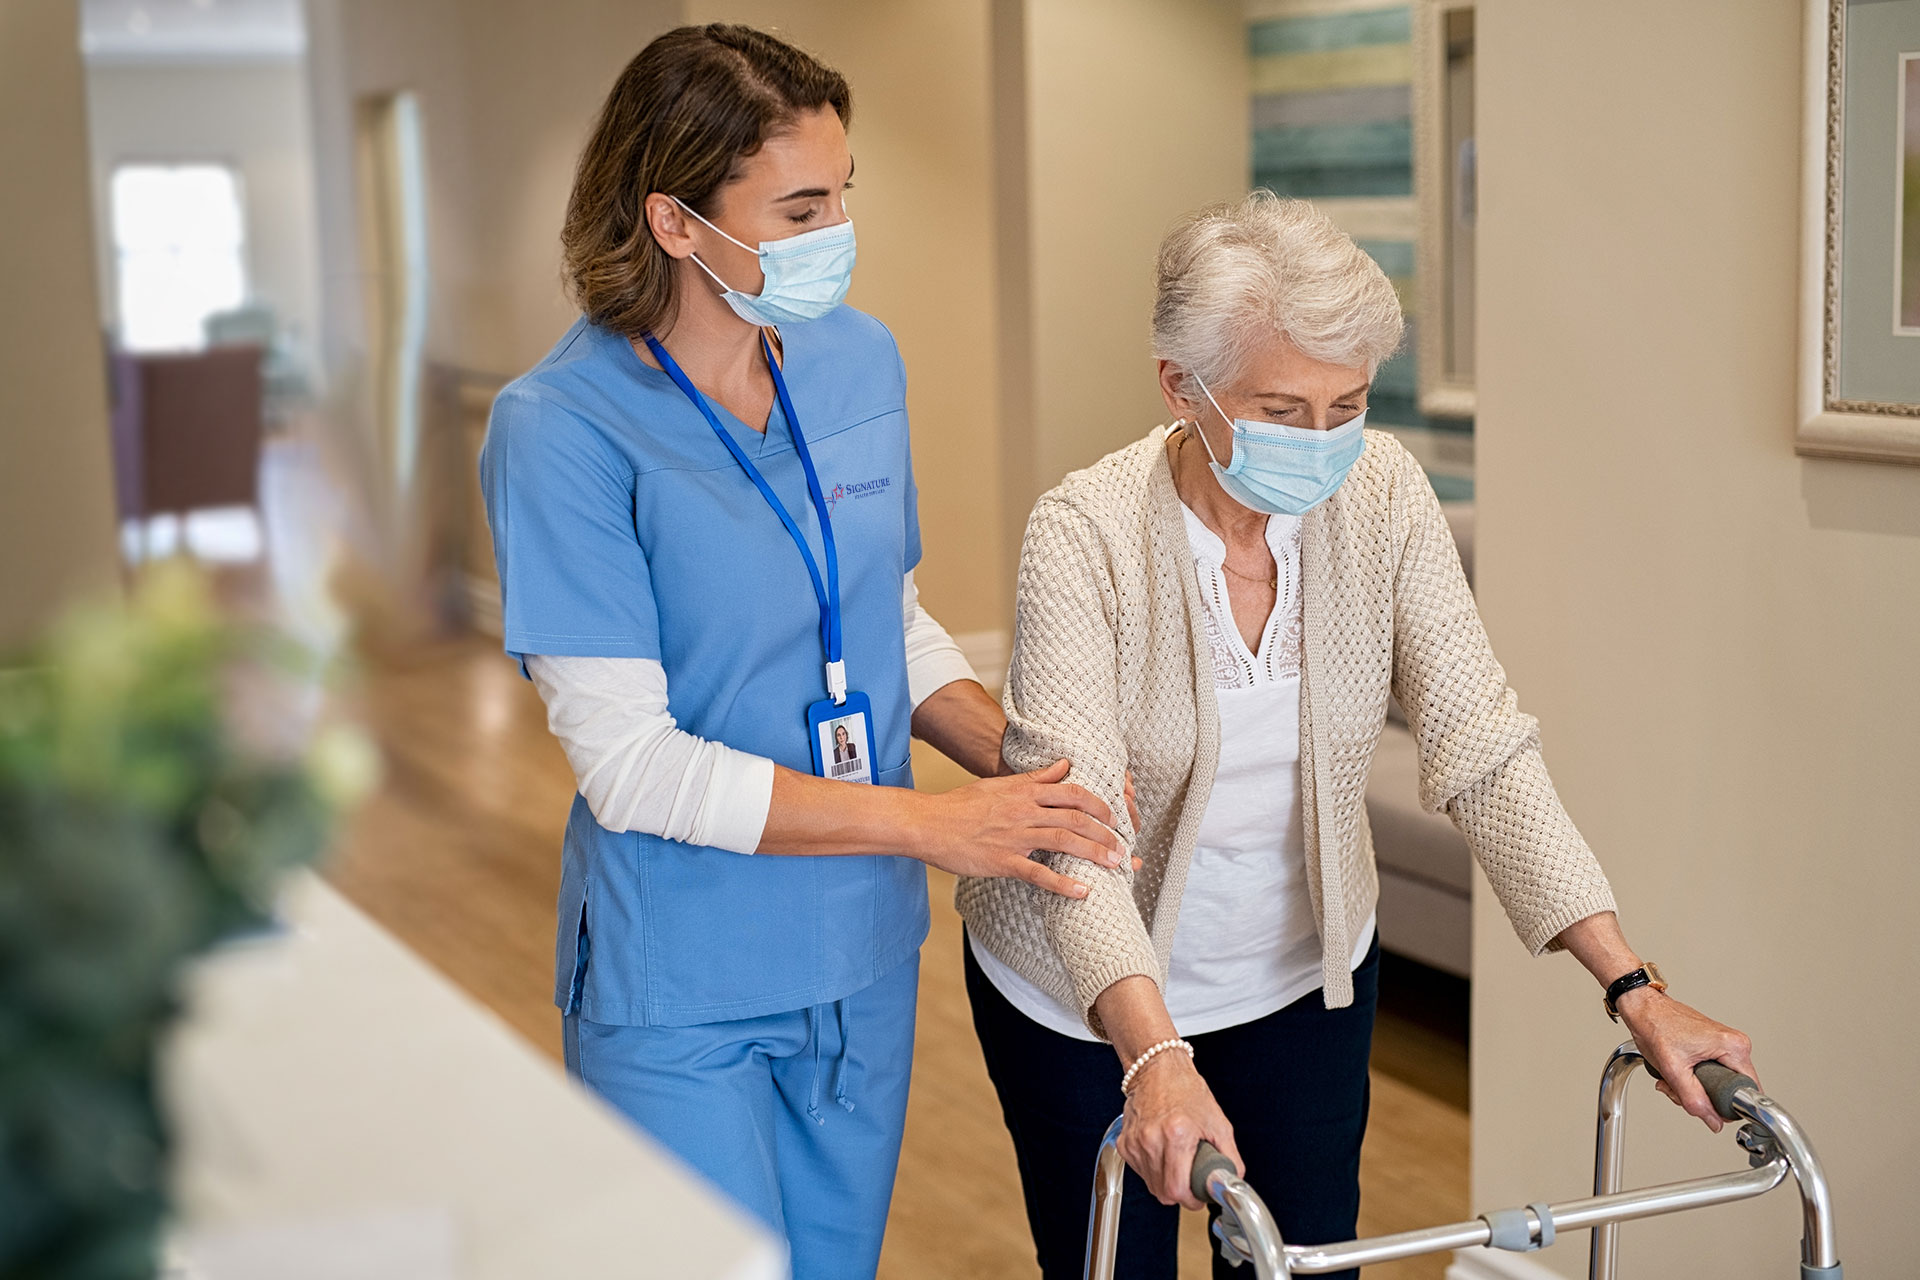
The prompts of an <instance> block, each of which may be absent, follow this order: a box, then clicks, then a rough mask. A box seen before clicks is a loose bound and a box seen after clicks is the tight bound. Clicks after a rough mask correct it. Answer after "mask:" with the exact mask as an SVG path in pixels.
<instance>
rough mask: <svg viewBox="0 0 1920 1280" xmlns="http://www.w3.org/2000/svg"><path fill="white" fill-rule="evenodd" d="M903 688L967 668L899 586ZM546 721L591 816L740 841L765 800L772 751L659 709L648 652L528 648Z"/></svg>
mask: <svg viewBox="0 0 1920 1280" xmlns="http://www.w3.org/2000/svg"><path fill="white" fill-rule="evenodd" d="M901 606H902V614H903V616H904V617H905V619H906V637H905V638H906V656H907V693H908V697H909V698H910V699H911V700H912V702H913V705H914V706H915V707H918V706H919V705H920V704H921V703H922V702H924V701H926V699H927V698H928V697H929V696H930V695H931V694H933V693H934V692H935V691H936V690H938V689H940V688H942V687H944V686H946V685H948V684H951V683H953V682H954V681H955V680H972V679H974V678H975V676H974V672H973V667H972V666H971V665H970V664H969V663H968V662H967V659H966V656H965V655H964V654H962V653H961V652H960V646H958V645H956V644H955V643H954V642H953V637H952V636H950V635H948V634H947V631H946V628H944V627H942V626H941V625H940V624H939V623H938V622H936V621H934V619H933V618H932V617H931V616H930V615H929V614H928V613H927V611H926V610H925V609H923V608H921V607H920V592H919V590H918V588H916V587H915V586H914V582H913V574H911V573H908V574H907V575H906V579H905V582H904V584H903V586H902V588H901ZM527 672H528V674H529V675H531V676H532V677H533V683H534V687H535V688H537V689H538V690H539V691H540V698H541V700H542V701H543V702H545V703H546V705H547V726H548V728H550V729H552V730H553V735H554V737H556V738H558V739H559V740H560V746H561V749H562V750H563V751H565V752H566V756H567V763H568V764H570V765H572V766H573V776H574V778H575V780H576V781H577V782H578V783H579V788H580V794H581V795H582V796H584V797H585V798H586V801H587V807H588V808H589V809H590V810H592V812H593V816H594V819H595V820H596V821H598V822H599V823H600V825H601V826H603V827H606V828H607V829H609V830H612V831H644V832H647V833H648V834H650V835H657V836H662V837H664V838H666V839H668V840H681V841H685V842H687V843H689V844H700V845H707V846H710V847H712V848H716V849H726V850H728V851H730V852H733V853H752V852H753V851H754V850H756V849H758V848H759V847H760V839H761V837H762V835H764V834H765V832H766V827H767V813H768V810H769V809H770V808H771V807H772V804H773V761H771V760H769V759H767V758H766V757H765V756H756V755H752V754H750V753H748V752H744V751H736V750H734V749H733V748H732V747H729V746H727V745H726V744H725V743H723V742H715V741H713V740H711V739H708V738H700V737H695V736H694V735H693V734H690V733H687V732H685V731H683V730H682V729H681V728H680V727H679V725H678V724H677V723H676V722H675V721H674V718H673V715H672V713H671V712H669V711H668V710H667V673H666V669H665V668H664V667H662V666H661V665H660V664H659V663H658V662H656V661H654V660H653V659H651V658H583V657H567V656H556V655H552V654H528V655H527Z"/></svg>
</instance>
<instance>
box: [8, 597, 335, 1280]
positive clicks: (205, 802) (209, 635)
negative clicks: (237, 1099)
mask: <svg viewBox="0 0 1920 1280" xmlns="http://www.w3.org/2000/svg"><path fill="white" fill-rule="evenodd" d="M302 661H303V656H302V655H301V654H300V653H299V652H298V651H297V649H296V648H295V647H294V646H292V645H291V644H290V643H289V642H287V641H286V640H285V639H284V638H282V637H275V636H274V635H273V634H272V633H271V632H269V631H264V630H258V629H246V628H240V627H236V626H233V625H230V624H226V623H223V622H222V621H221V620H220V618H219V616H218V613H217V611H216V610H215V609H214V607H213V605H212V601H211V599H210V596H209V593H208V591H207V588H206V585H205V583H204V580H203V579H202V578H201V577H200V576H199V575H198V574H197V573H196V572H195V571H193V570H191V569H189V568H186V567H184V566H182V565H161V566H156V567H155V568H154V569H153V570H152V571H150V572H149V573H148V574H147V575H145V576H144V579H143V583H142V585H141V587H140V588H139V589H138V590H137V591H136V592H135V593H134V595H133V597H132V598H131V599H130V600H129V601H126V602H124V603H115V604H114V605H112V606H104V605H103V606H97V607H92V608H88V609H85V610H83V611H81V612H79V613H76V614H75V615H73V616H72V617H70V618H69V619H67V620H66V621H65V622H63V623H62V624H61V625H60V626H58V627H56V628H55V629H54V630H53V632H52V633H51V634H50V635H49V636H48V637H47V639H46V641H45V643H43V644H42V645H41V646H40V647H39V648H38V650H36V651H35V652H33V653H30V654H27V655H24V657H23V660H22V665H21V666H20V667H19V668H18V669H14V670H10V671H6V672H0V1277H6V1278H8V1280H13V1278H16V1277H17V1278H21V1280H26V1278H29V1277H31V1278H32V1280H135V1278H136V1277H139V1278H143V1280H144V1278H146V1277H151V1276H153V1275H154V1274H155V1272H156V1270H157V1267H158V1246H159V1237H160V1233H161V1231H162V1229H163V1226H164V1222H165V1215H166V1211H167V1195H166V1192H167V1186H166V1173H167V1126H166V1123H165V1117H164V1116H163V1115H162V1113H161V1110H160V1107H159V1105H158V1100H157V1097H156V1092H155V1078H154V1060H155V1051H156V1047H157V1044H158V1041H159V1038H160V1036H161V1035H162V1033H163V1032H164V1031H166V1029H167V1028H168V1026H169V1024H170V1023H171V1022H172V1021H173V1020H174V1018H175V1017H176V1016H177V1015H178V1014H179V1012H180V1007H181V1006H180V995H179V984H180V979H181V976H182V969H183V966H184V965H185V963H186V961H188V960H189V959H190V958H192V957H193V956H194V955H196V954H198V953H200V952H202V951H204V950H206V949H207V948H209V947H211V946H213V945H214V944H215V943H217V942H219V941H220V940H222V939H224V938H228V937H231V936H233V935H235V934H237V933H241V932H244V931H248V930H256V929H259V928H261V927H263V926H265V925H267V924H268V923H269V922H270V920H271V913H272V903H273V897H274V892H275V888H276V886H277V885H278V884H279V882H280V880H281V878H282V876H284V874H285V873H286V872H287V871H288V870H289V869H291V868H294V867H297V866H300V865H302V864H305V863H308V862H311V861H312V860H314V859H315V858H316V857H317V856H318V854H319V852H320V850H321V848H322V845H323V843H324V841H325V838H326V833H327V829H328V827H329V821H330V815H331V814H332V813H333V812H334V811H335V810H336V809H337V808H338V807H339V806H340V805H341V804H343V803H346V802H348V801H350V800H351V799H352V798H353V797H354V795H355V793H357V792H358V791H359V790H361V789H363V788H364V786H365V785H366V783H367V781H368V779H369V777H370V773H371V769H372V765H371V763H370V761H371V749H370V748H368V747H367V746H366V745H365V743H364V740H363V739H360V738H359V737H358V736H357V735H356V734H354V733H353V732H352V731H351V730H346V729H334V730H330V731H321V732H319V733H316V734H310V733H308V732H306V731H305V729H304V727H302V726H295V728H294V730H293V731H292V732H283V733H282V734H281V735H280V737H281V742H280V744H279V745H278V746H277V747H268V746H265V745H263V744H262V743H261V742H259V741H256V740H253V739H251V738H249V736H248V735H247V734H245V733H243V732H242V731H241V729H240V727H239V725H240V723H241V721H242V719H243V718H244V717H240V716H237V715H236V714H235V712H236V703H252V704H254V709H255V710H256V712H257V710H258V707H259V705H260V704H261V703H262V702H265V703H266V704H268V705H271V704H272V702H273V696H272V692H271V691H272V689H273V688H274V687H276V686H277V687H279V688H281V689H283V690H284V689H285V688H286V687H287V686H288V685H289V683H290V682H291V681H292V680H293V673H294V672H295V671H296V670H297V668H298V667H299V666H300V665H301V664H302ZM305 665H306V666H307V667H308V668H309V670H310V669H311V667H312V666H313V662H312V661H311V660H310V659H306V660H305ZM281 718H282V719H285V718H286V717H281Z"/></svg>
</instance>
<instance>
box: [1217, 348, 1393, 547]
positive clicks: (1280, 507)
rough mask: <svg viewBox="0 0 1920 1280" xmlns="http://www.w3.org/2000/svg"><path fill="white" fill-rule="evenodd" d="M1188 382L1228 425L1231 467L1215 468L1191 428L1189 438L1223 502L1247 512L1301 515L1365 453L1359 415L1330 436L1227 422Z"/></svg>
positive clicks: (1363, 423)
mask: <svg viewBox="0 0 1920 1280" xmlns="http://www.w3.org/2000/svg"><path fill="white" fill-rule="evenodd" d="M1193 380H1194V381H1195V382H1199V383H1200V390H1201V391H1203V392H1206V397H1207V401H1208V403H1210V404H1212V405H1213V409H1214V412H1215V413H1218V414H1219V415H1220V418H1221V420H1222V421H1223V422H1225V421H1230V422H1232V423H1233V462H1232V465H1230V466H1225V467H1223V466H1221V465H1220V459H1219V458H1218V457H1217V456H1215V454H1214V452H1213V446H1212V445H1210V444H1208V443H1207V435H1206V432H1204V431H1202V430H1200V424H1199V423H1197V422H1196V423H1195V424H1194V427H1193V431H1194V434H1195V435H1197V436H1199V437H1200V444H1201V446H1202V447H1203V448H1205V449H1206V451H1207V457H1208V458H1210V459H1212V463H1211V465H1212V468H1213V476H1214V479H1216V480H1218V481H1219V482H1220V487H1221V488H1222V489H1224V490H1226V493H1227V496H1228V497H1229V498H1232V499H1233V500H1234V501H1235V502H1237V503H1239V504H1240V505H1241V506H1243V507H1246V508H1248V509H1249V510H1253V511H1263V512H1265V513H1266V514H1268V515H1272V516H1303V515H1305V514H1307V512H1309V511H1311V510H1313V509H1314V508H1315V507H1317V506H1319V505H1320V504H1321V503H1322V502H1325V501H1326V500H1327V499H1328V498H1330V497H1332V496H1333V491H1334V490H1335V489H1338V488H1339V487H1340V484H1341V482H1342V481H1344V480H1345V479H1346V478H1347V472H1348V471H1350V470H1352V469H1353V464H1354V463H1355V462H1358V461H1359V460H1360V453H1361V451H1362V450H1363V449H1365V448H1366V439H1365V438H1364V436H1363V435H1362V434H1361V433H1362V431H1364V430H1365V428H1366V422H1367V414H1366V410H1364V409H1363V410H1361V411H1360V414H1359V416H1358V417H1355V418H1352V419H1350V420H1349V421H1347V422H1344V423H1342V424H1341V425H1339V426H1337V427H1334V428H1333V429H1332V430H1330V431H1314V430H1311V429H1309V428H1306V427H1288V426H1282V425H1281V424H1279V423H1277V422H1249V421H1247V420H1246V419H1244V418H1231V419H1230V418H1228V417H1227V414H1226V411H1225V410H1224V409H1222V408H1221V407H1220V402H1219V401H1218V400H1215V399H1214V398H1213V392H1211V391H1208V390H1207V384H1206V383H1205V382H1201V380H1200V375H1199V374H1194V376H1193Z"/></svg>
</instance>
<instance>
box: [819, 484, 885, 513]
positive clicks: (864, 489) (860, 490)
mask: <svg viewBox="0 0 1920 1280" xmlns="http://www.w3.org/2000/svg"><path fill="white" fill-rule="evenodd" d="M892 487H893V477H892V476H881V477H880V478H879V479H877V480H861V481H859V482H857V483H855V484H837V485H835V486H833V488H832V489H830V490H828V491H827V510H828V511H832V510H833V509H834V508H835V507H836V506H838V505H839V504H840V499H842V498H871V497H872V496H873V495H874V494H876V493H885V492H886V491H887V490H888V489H891V488H892Z"/></svg>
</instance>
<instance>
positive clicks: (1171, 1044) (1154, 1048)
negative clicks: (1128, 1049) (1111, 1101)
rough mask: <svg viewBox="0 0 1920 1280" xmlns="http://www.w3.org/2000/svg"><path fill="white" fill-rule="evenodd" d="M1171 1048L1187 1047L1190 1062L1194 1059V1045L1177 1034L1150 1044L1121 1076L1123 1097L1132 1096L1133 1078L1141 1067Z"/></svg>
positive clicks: (1121, 1094)
mask: <svg viewBox="0 0 1920 1280" xmlns="http://www.w3.org/2000/svg"><path fill="white" fill-rule="evenodd" d="M1169 1049H1185V1050H1186V1051H1187V1060H1188V1061H1189V1062H1191V1061H1192V1060H1193V1046H1192V1045H1190V1044H1188V1043H1187V1042H1186V1041H1185V1040H1182V1039H1180V1038H1179V1037H1177V1036H1176V1037H1175V1038H1174V1039H1172V1040H1162V1041H1161V1042H1160V1043H1159V1044H1156V1045H1149V1046H1147V1050H1146V1052H1145V1053H1142V1054H1141V1055H1140V1056H1139V1057H1137V1058H1135V1059H1134V1060H1133V1065H1132V1066H1130V1067H1128V1068H1127V1073H1126V1074H1125V1075H1123V1076H1121V1077H1120V1096H1121V1097H1123V1098H1127V1097H1131V1096H1132V1089H1133V1078H1134V1077H1135V1076H1137V1075H1139V1074H1140V1068H1142V1067H1144V1066H1146V1065H1147V1064H1148V1063H1149V1062H1152V1061H1153V1060H1154V1059H1155V1058H1156V1057H1158V1056H1159V1055H1161V1054H1163V1053H1165V1052H1166V1051H1167V1050H1169Z"/></svg>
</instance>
